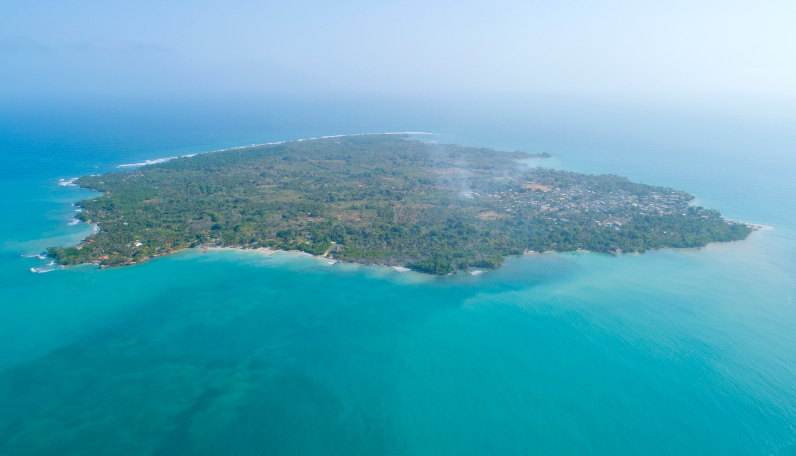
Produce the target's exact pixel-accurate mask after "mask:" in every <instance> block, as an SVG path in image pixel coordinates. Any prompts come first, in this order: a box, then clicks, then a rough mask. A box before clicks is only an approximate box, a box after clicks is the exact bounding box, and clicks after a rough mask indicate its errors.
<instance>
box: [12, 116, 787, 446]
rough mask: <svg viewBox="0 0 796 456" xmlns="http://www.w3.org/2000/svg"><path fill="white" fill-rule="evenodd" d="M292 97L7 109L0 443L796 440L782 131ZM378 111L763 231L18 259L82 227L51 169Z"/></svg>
mask: <svg viewBox="0 0 796 456" xmlns="http://www.w3.org/2000/svg"><path fill="white" fill-rule="evenodd" d="M280 103H281V102H274V103H273V104H272V105H265V107H263V106H253V105H244V106H241V105H234V106H233V105H230V106H228V107H226V108H224V109H220V110H219V109H215V110H211V109H207V108H206V107H201V106H200V107H199V108H201V109H199V108H197V107H195V106H186V105H180V104H173V105H168V106H149V107H148V106H137V105H134V106H124V107H118V106H117V107H113V106H109V105H89V104H85V105H79V106H76V107H73V106H32V107H25V108H22V107H18V108H15V109H10V108H8V109H6V110H5V111H4V112H2V115H1V116H0V127H2V128H0V154H2V157H3V161H4V163H5V165H4V168H3V169H2V171H0V172H1V173H2V174H0V178H1V179H0V190H2V194H3V195H4V198H3V199H2V200H0V209H2V213H3V214H4V216H3V221H2V222H0V239H2V241H0V276H2V277H3V280H2V282H1V283H0V294H1V295H2V308H0V310H1V311H2V313H0V454H125V455H126V454H264V453H267V454H606V455H608V454H610V455H615V454H634V455H635V454H694V455H697V454H699V455H701V454H738V455H748V454H760V455H763V454H765V455H769V454H796V330H794V324H795V323H796V306H794V302H793V297H794V296H796V274H795V272H796V234H795V231H794V229H795V228H796V207H794V206H796V202H794V198H793V195H794V194H796V183H794V177H795V176H796V157H794V151H795V150H796V147H795V146H796V134H794V133H793V132H791V131H790V130H789V129H788V128H784V127H781V126H780V127H778V126H777V125H771V124H763V123H758V122H755V121H753V120H749V121H743V120H733V119H731V118H727V117H726V116H725V117H721V116H711V115H709V113H703V114H700V115H699V116H697V115H694V116H691V117H687V118H684V117H683V116H682V115H681V113H672V112H665V111H644V110H642V111H639V110H638V108H630V107H627V108H622V109H619V108H616V107H614V108H611V109H606V110H601V109H600V107H599V106H596V107H595V106H594V105H587V106H580V107H577V108H578V109H574V108H572V109H573V112H576V113H577V115H573V116H571V118H570V117H568V116H565V115H564V114H566V109H565V108H558V109H559V110H560V111H555V110H553V109H551V110H552V111H553V112H554V113H555V112H557V113H558V115H555V116H549V117H548V116H547V115H546V114H545V113H546V112H547V111H548V110H546V109H543V108H542V107H536V108H522V109H520V108H517V110H516V111H513V112H512V113H511V115H508V114H502V115H497V114H495V112H492V111H489V110H488V109H471V110H470V111H467V110H463V109H452V108H451V107H450V106H431V107H428V108H429V109H428V110H425V111H423V112H420V111H421V110H413V109H411V107H406V106H402V105H399V106H397V107H396V106H388V105H378V104H366V103H364V102H363V103H362V105H357V104H340V103H331V102H330V103H327V104H318V105H317V106H307V105H301V106H298V107H296V106H292V105H289V104H280ZM310 108H312V109H310ZM306 112H311V113H312V114H311V115H309V116H307V115H305V113H306ZM463 112H464V114H463ZM518 112H519V114H521V115H518ZM562 112H563V114H562ZM371 131H433V132H437V133H440V134H439V135H438V136H435V137H434V139H435V140H438V141H451V142H458V143H463V144H471V145H484V146H491V147H496V148H502V149H509V150H514V149H520V150H527V151H547V152H550V153H552V154H554V155H555V162H554V163H555V164H556V166H560V167H563V168H565V169H570V170H575V171H583V172H615V173H618V174H623V175H627V176H629V177H632V178H634V179H637V180H640V181H643V182H646V183H650V184H657V185H668V186H673V187H677V188H681V189H684V190H687V191H690V192H692V193H694V194H695V195H696V196H697V198H698V200H699V202H700V204H703V205H706V206H710V207H715V208H718V209H719V210H721V211H722V212H723V213H724V214H725V215H726V216H728V217H730V218H735V219H739V220H745V221H749V222H755V223H761V224H766V225H770V226H772V227H773V229H771V230H764V231H759V232H756V233H753V234H752V235H751V236H750V237H749V239H748V240H746V241H743V242H737V243H731V244H713V245H710V246H708V247H707V248H704V249H694V250H663V251H657V252H648V253H646V254H644V255H624V256H619V257H616V258H614V257H609V256H603V255H595V254H545V255H526V256H523V257H518V258H511V259H509V260H508V261H507V262H506V264H505V265H504V266H503V267H502V268H500V269H498V270H496V271H489V272H486V273H484V274H481V275H478V276H471V275H464V274H459V275H455V276H451V277H444V278H437V277H429V276H424V275H419V274H415V273H400V272H397V271H395V270H393V269H391V268H386V267H364V266H357V265H346V264H337V265H334V266H331V265H329V264H328V263H327V262H326V261H323V260H319V259H316V258H311V257H308V256H304V255H294V254H284V253H281V254H276V255H274V256H271V257H267V256H265V255H262V254H259V253H255V252H237V251H216V252H209V253H207V254H203V253H202V252H198V251H185V252H182V253H179V254H176V255H173V256H170V257H164V258H160V259H157V260H154V261H150V262H147V263H145V264H142V265H137V266H134V267H124V268H111V269H107V270H102V271H100V270H97V269H95V268H92V267H76V268H70V269H66V270H58V271H53V272H49V273H44V274H34V273H31V272H30V268H32V267H35V268H41V267H44V268H45V269H46V265H47V263H48V261H47V260H40V259H38V258H28V257H25V256H24V255H30V254H34V253H38V252H40V251H41V250H42V249H43V248H44V247H46V246H47V245H51V244H53V243H69V242H74V241H75V240H77V239H79V238H80V237H81V236H83V235H85V234H86V233H87V232H88V231H90V229H91V228H90V227H89V226H86V225H69V223H70V221H71V218H72V216H73V215H74V213H75V212H74V210H75V208H74V207H72V206H71V205H70V204H71V203H72V202H74V201H76V200H79V199H81V198H86V197H90V196H91V193H89V192H86V191H83V190H80V189H77V188H74V187H65V186H59V185H58V182H59V179H67V178H70V177H76V176H78V175H81V174H86V173H95V172H105V171H109V170H112V169H115V167H116V166H117V165H118V164H123V163H134V162H138V161H142V160H144V159H153V158H159V157H164V156H172V155H177V154H184V153H194V152H201V151H208V150H214V149H220V148H224V147H231V146H239V145H245V144H251V143H259V142H268V141H275V140H285V139H298V138H303V137H312V136H318V135H323V134H337V133H358V132H371Z"/></svg>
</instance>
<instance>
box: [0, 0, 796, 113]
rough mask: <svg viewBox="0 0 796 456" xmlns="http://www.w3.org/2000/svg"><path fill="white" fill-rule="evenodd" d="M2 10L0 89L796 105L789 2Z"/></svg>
mask: <svg viewBox="0 0 796 456" xmlns="http://www.w3.org/2000/svg"><path fill="white" fill-rule="evenodd" d="M164 3H166V2H163V1H149V0H143V1H141V0H139V1H135V2H131V1H129V0H128V1H124V2H121V1H113V0H111V1H109V0H102V1H74V2H55V1H40V0H28V1H24V2H14V1H6V2H2V4H0V95H5V96H8V95H12V96H13V95H19V96H26V95H45V96H46V95H48V94H58V93H77V94H80V93H97V94H106V93H111V94H127V95H129V94H138V93H145V94H146V93H148V94H159V93H164V92H174V93H184V94H192V93H222V94H223V93H256V94H294V93H304V94H317V93H343V94H344V93H364V94H373V93H375V94H385V95H400V96H403V95H409V96H423V95H425V94H430V93H438V94H447V95H459V94H476V95H490V94H504V95H505V94H556V95H557V94H571V95H606V94H607V95H612V94H620V95H622V94H624V95H629V96H651V97H668V96H685V97H688V96H694V95H699V96H703V95H706V94H707V95H717V96H725V95H739V96H768V97H771V96H774V97H787V98H793V97H796V2H794V1H793V0H784V1H757V2H750V1H746V2H737V1H732V0H722V1H704V2H695V1H693V0H690V1H668V2H660V1H657V2H652V1H649V2H644V1H633V2H630V1H603V2H592V1H575V2H553V1H546V2H532V1H524V2H501V1H489V2H436V3H433V4H429V3H428V2H417V1H401V2H395V3H392V4H389V3H385V4H381V5H374V4H372V2H328V3H326V2H314V1H292V2H251V1H235V0H225V1H223V2H222V1H207V0H206V1H193V2H168V4H164Z"/></svg>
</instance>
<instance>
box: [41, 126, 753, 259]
mask: <svg viewBox="0 0 796 456" xmlns="http://www.w3.org/2000/svg"><path fill="white" fill-rule="evenodd" d="M534 157H537V156H532V155H529V154H526V153H524V152H496V151H494V150H492V149H480V148H467V147H461V146H456V145H437V144H429V143H423V142H418V141H409V140H407V139H406V138H405V137H403V136H400V135H369V136H351V137H336V138H324V139H317V140H308V141H297V142H290V143H283V144H276V145H268V146H257V147H250V148H244V149H236V150H230V151H224V152H215V153H207V154H202V155H197V156H193V157H184V158H179V159H175V160H172V161H169V162H166V163H160V164H156V165H148V166H144V167H141V168H139V169H137V170H133V171H125V172H113V173H108V174H103V175H97V176H85V177H81V178H80V179H78V180H77V181H76V184H78V185H80V186H82V187H85V188H89V189H94V190H97V191H99V192H102V196H99V197H97V198H94V199H90V200H85V201H81V202H79V203H77V205H78V206H79V207H81V208H83V211H82V212H80V213H79V214H78V217H79V218H80V219H82V220H83V221H86V222H95V223H98V226H99V230H98V232H97V233H96V234H93V235H91V236H89V237H88V238H87V239H86V240H85V241H84V242H83V243H82V244H81V245H79V246H77V247H69V248H60V247H51V248H50V249H49V250H48V251H49V254H50V255H51V256H52V257H54V258H56V259H57V261H58V262H59V263H60V264H64V265H70V264H78V263H87V262H96V263H100V264H102V265H121V264H131V263H136V262H139V261H142V260H144V259H146V258H150V257H153V256H155V255H159V254H165V253H168V252H173V251H175V250H179V249H183V248H188V247H200V246H207V245H216V246H239V247H243V248H259V247H270V248H276V249H284V250H295V249H298V250H303V251H306V252H310V253H312V254H316V255H321V254H325V253H327V254H329V255H330V256H333V257H334V258H337V259H340V260H348V261H359V262H370V263H384V264H392V265H406V266H407V267H409V268H412V269H415V270H418V271H422V272H427V273H432V274H447V273H449V272H452V271H455V270H462V269H467V268H494V267H497V266H499V265H500V264H501V263H502V261H503V257H504V255H513V254H520V253H523V252H526V251H536V252H544V251H549V250H554V251H574V250H578V249H583V250H590V251H594V252H604V253H617V252H636V251H638V252H644V251H645V250H646V249H652V248H661V247H697V246H704V245H705V244H707V243H708V242H713V241H733V240H738V239H743V238H745V237H746V236H747V235H748V234H749V233H750V231H751V229H750V228H749V227H747V226H746V225H744V224H739V223H733V222H728V221H726V220H724V219H723V218H722V217H721V215H720V214H719V213H718V212H716V211H713V210H708V209H703V208H699V207H691V206H689V205H688V201H690V200H692V199H693V197H691V196H690V195H688V194H686V193H684V192H679V191H675V190H672V189H667V188H661V187H652V186H648V185H643V184H637V183H633V182H630V181H629V180H628V179H626V178H623V177H619V176H614V175H599V176H593V175H584V174H576V173H569V172H564V171H554V170H549V169H543V168H538V167H533V166H530V165H529V164H526V163H523V160H528V159H533V158H534ZM528 161H533V160H528Z"/></svg>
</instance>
